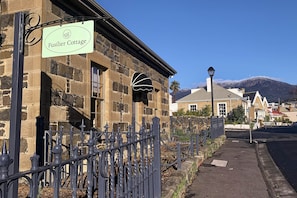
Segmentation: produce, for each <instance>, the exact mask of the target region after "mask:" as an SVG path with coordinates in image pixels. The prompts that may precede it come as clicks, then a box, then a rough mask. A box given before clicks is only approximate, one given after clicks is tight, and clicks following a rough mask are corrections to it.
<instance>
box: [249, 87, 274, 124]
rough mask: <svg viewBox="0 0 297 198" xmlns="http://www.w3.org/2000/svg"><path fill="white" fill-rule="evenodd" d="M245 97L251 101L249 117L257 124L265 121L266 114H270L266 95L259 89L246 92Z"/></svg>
mask: <svg viewBox="0 0 297 198" xmlns="http://www.w3.org/2000/svg"><path fill="white" fill-rule="evenodd" d="M243 97H244V98H245V99H246V100H247V101H248V102H250V107H249V118H250V119H251V121H255V122H256V123H257V124H258V123H260V125H261V123H262V122H263V121H264V119H265V116H266V115H268V106H269V104H268V102H267V99H266V97H262V96H261V94H260V93H259V91H253V92H246V93H244V94H243Z"/></svg>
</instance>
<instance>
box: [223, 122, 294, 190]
mask: <svg viewBox="0 0 297 198" xmlns="http://www.w3.org/2000/svg"><path fill="white" fill-rule="evenodd" d="M226 135H227V137H228V138H237V139H249V133H248V132H246V131H226ZM252 138H253V141H258V142H266V146H267V149H268V151H269V153H270V155H271V157H272V159H273V161H274V162H275V164H276V165H277V166H278V168H279V169H280V171H281V172H282V174H283V175H284V177H285V178H286V180H287V181H288V182H289V183H290V185H291V186H292V187H293V188H294V189H295V191H297V127H269V128H266V129H264V128H263V129H258V130H256V131H253V132H252Z"/></svg>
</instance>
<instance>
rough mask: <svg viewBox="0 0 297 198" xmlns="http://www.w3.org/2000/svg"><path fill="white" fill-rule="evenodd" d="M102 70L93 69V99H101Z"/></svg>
mask: <svg viewBox="0 0 297 198" xmlns="http://www.w3.org/2000/svg"><path fill="white" fill-rule="evenodd" d="M100 72H102V71H100V69H99V68H97V67H91V84H92V97H93V98H100V97H102V96H101V88H102V84H101V81H100V77H101V76H100Z"/></svg>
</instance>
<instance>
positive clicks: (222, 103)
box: [217, 102, 228, 117]
mask: <svg viewBox="0 0 297 198" xmlns="http://www.w3.org/2000/svg"><path fill="white" fill-rule="evenodd" d="M220 105H224V107H225V113H224V115H223V114H222V113H221V109H220ZM217 109H218V110H217V113H218V116H221V117H226V116H227V112H228V111H227V102H220V103H218V104H217Z"/></svg>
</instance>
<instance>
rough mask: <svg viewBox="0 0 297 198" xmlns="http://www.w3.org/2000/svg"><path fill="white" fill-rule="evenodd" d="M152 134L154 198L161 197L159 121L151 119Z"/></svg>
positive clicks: (155, 118)
mask: <svg viewBox="0 0 297 198" xmlns="http://www.w3.org/2000/svg"><path fill="white" fill-rule="evenodd" d="M153 134H154V137H155V138H154V159H153V160H154V161H153V168H154V197H155V198H160V197H161V189H162V188H161V146H160V119H159V118H157V117H154V118H153Z"/></svg>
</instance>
